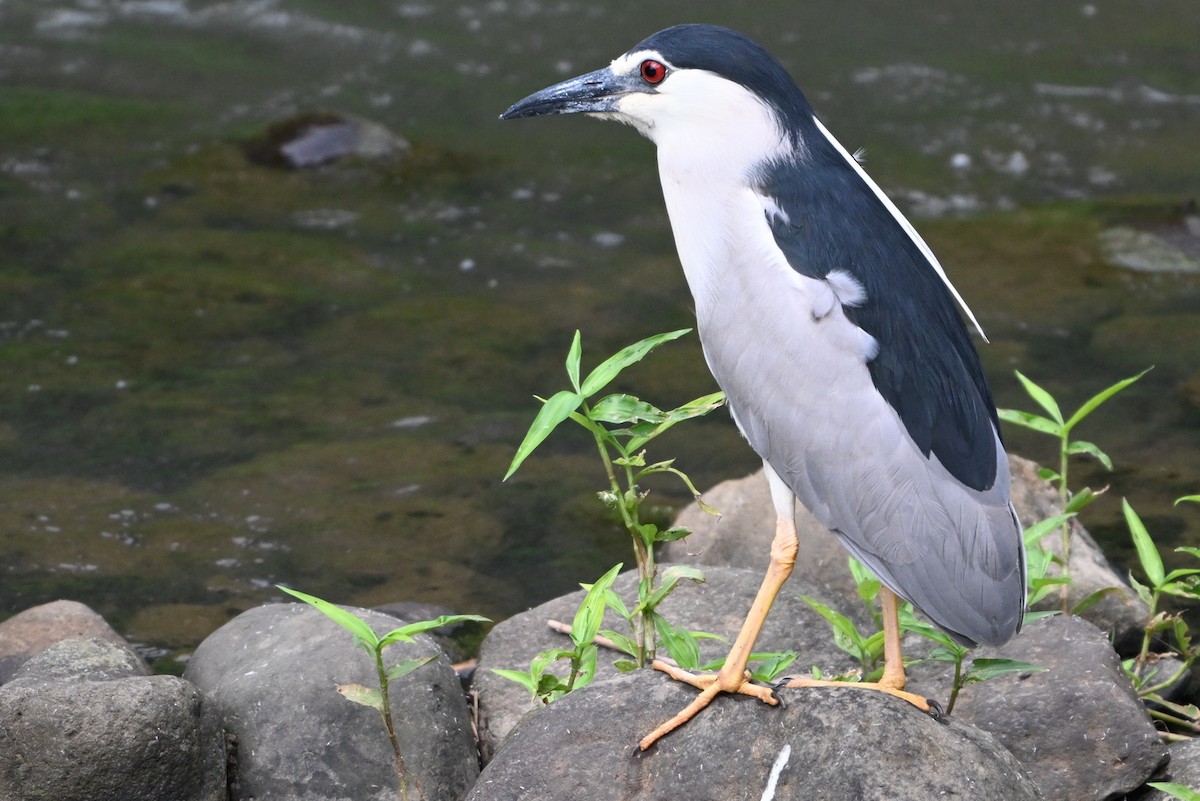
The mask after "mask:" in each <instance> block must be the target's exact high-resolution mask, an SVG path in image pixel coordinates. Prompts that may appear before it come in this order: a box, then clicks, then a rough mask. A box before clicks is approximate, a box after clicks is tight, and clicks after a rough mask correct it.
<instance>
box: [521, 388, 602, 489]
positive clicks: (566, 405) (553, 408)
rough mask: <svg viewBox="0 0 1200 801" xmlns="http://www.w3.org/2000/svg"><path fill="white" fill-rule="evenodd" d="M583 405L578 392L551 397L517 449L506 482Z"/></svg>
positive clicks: (557, 393) (566, 392) (560, 393)
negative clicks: (551, 433) (543, 441)
mask: <svg viewBox="0 0 1200 801" xmlns="http://www.w3.org/2000/svg"><path fill="white" fill-rule="evenodd" d="M581 403H583V397H582V396H581V395H580V394H579V393H578V392H568V391H567V390H565V389H564V390H563V391H562V392H556V393H554V394H553V395H551V396H550V400H548V401H546V402H545V403H543V404H542V408H541V410H540V411H539V412H538V413H537V417H535V418H534V419H533V425H531V426H530V427H529V431H528V432H527V433H526V434H525V439H524V440H523V441H522V442H521V445H520V446H519V447H518V448H517V453H516V455H515V456H513V460H512V464H510V465H509V466H508V472H507V473H505V474H504V480H505V481H508V479H509V477H510V476H511V475H512V474H513V473H515V472H517V468H518V467H520V466H521V462H523V461H525V459H526V457H528V456H529V454H531V453H533V451H534V449H535V448H536V447H537V446H538V445H541V444H542V440H544V439H546V437H548V436H550V432H552V431H553V430H554V429H556V428H558V426H559V424H561V423H562V422H563V421H564V420H566V419H567V418H568V417H570V416H571V412H573V411H575V410H576V409H578V408H579V405H580V404H581Z"/></svg>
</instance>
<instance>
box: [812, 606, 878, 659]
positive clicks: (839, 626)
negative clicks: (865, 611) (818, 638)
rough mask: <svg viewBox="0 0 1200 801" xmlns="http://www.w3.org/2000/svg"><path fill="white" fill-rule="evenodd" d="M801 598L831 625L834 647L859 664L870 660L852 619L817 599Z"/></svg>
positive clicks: (864, 642) (863, 641)
mask: <svg viewBox="0 0 1200 801" xmlns="http://www.w3.org/2000/svg"><path fill="white" fill-rule="evenodd" d="M800 598H801V600H803V601H804V602H805V603H806V604H808V605H809V606H811V607H812V608H813V609H814V610H816V612H817V613H818V614H820V615H821V617H823V618H825V620H826V621H827V622H828V623H829V627H830V628H831V629H832V630H833V643H834V645H836V646H837V647H838V648H840V649H841V650H843V651H845V652H846V653H848V654H850V655H851V656H853V657H854V658H855V659H857V660H859V662H866V661H868V660H869V658H870V654H869V653H868V649H867V647H866V641H865V640H864V638H863V636H862V635H861V634H859V632H858V628H857V627H855V625H854V622H853V621H851V620H850V618H848V617H846V616H845V615H843V614H842V613H841V612H838V611H836V610H834V609H833V608H831V607H829V606H826V605H825V604H823V603H821V602H820V601H818V600H816V599H815V598H809V597H808V596H807V595H801V596H800Z"/></svg>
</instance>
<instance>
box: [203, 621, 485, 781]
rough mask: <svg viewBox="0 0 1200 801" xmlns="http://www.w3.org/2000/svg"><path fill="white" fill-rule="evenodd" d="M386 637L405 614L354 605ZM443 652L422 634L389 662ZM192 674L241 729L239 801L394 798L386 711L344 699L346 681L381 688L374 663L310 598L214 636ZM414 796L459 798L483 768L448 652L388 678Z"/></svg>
mask: <svg viewBox="0 0 1200 801" xmlns="http://www.w3.org/2000/svg"><path fill="white" fill-rule="evenodd" d="M350 611H352V612H353V613H354V614H356V615H358V616H359V617H362V618H363V619H365V620H366V621H367V622H368V623H370V625H371V626H372V628H374V629H375V631H376V632H378V633H380V634H383V633H385V632H387V631H390V630H391V629H394V628H396V627H398V626H400V625H402V621H399V620H398V619H396V618H393V617H391V616H389V615H384V614H382V613H379V612H372V611H370V610H366V609H350ZM434 653H439V654H440V651H439V650H438V648H437V646H436V645H435V644H434V643H433V641H432V640H430V639H428V638H427V637H423V636H422V637H419V638H418V642H416V643H412V644H406V643H398V644H396V645H392V646H389V647H388V649H387V651H385V657H386V664H388V665H389V666H390V665H393V664H396V663H397V662H399V661H401V660H403V659H409V658H417V657H422V656H428V655H430V654H434ZM185 676H186V677H187V678H188V679H189V680H191V681H193V682H195V683H196V685H197V686H199V687H200V688H201V689H202V690H203V691H204V692H205V694H206V695H208V696H209V697H210V698H211V699H212V700H213V702H214V703H215V705H216V706H217V707H218V708H219V710H220V713H221V715H222V716H223V719H224V723H225V727H226V728H227V729H228V730H229V731H230V732H231V733H232V734H233V735H234V736H235V737H236V738H237V765H238V768H237V774H236V776H232V777H231V784H232V785H233V788H234V790H233V793H232V798H233V799H235V801H236V799H251V798H252V799H255V801H281V800H282V799H288V801H326V800H328V801H333V800H334V799H338V800H339V801H342V800H343V799H354V801H384V799H386V801H393V799H395V797H396V776H395V773H394V772H393V769H392V759H393V757H392V749H391V745H390V744H389V742H388V738H387V735H386V733H385V731H384V728H383V724H382V721H381V719H380V716H379V713H378V712H376V711H375V710H374V709H371V708H368V707H365V706H361V705H359V704H356V703H352V702H350V701H347V700H346V699H345V698H343V697H342V696H341V695H339V694H338V692H337V690H336V687H337V685H339V684H347V683H358V684H362V685H364V686H367V687H378V679H377V677H376V674H375V668H374V663H373V661H372V660H371V658H370V657H369V656H368V655H367V654H366V653H365V652H363V651H362V650H361V649H360V648H357V647H356V646H355V645H354V642H353V639H352V638H351V636H350V634H349V633H348V632H346V631H345V630H344V629H342V628H341V627H340V626H338V625H337V624H336V623H334V622H333V621H331V620H329V619H328V618H327V617H325V616H324V615H322V614H321V613H319V612H317V611H316V610H314V609H312V608H311V607H309V606H307V605H304V604H269V605H267V606H260V607H257V608H255V609H251V610H249V611H247V612H244V613H242V614H241V615H239V616H238V617H236V618H234V619H233V620H231V621H230V622H229V623H227V624H225V625H224V626H222V627H221V628H220V629H218V630H217V631H216V632H214V633H213V634H212V635H210V636H209V637H208V638H207V639H206V640H205V641H204V642H203V643H201V644H200V647H199V648H197V649H196V653H195V655H194V656H193V657H192V659H191V661H190V662H189V663H188V668H187V672H186V674H185ZM391 701H392V714H393V718H394V720H395V724H396V728H397V736H398V738H399V740H400V746H401V750H402V754H403V756H404V760H405V765H406V767H407V769H408V771H409V772H410V775H412V776H413V777H415V778H416V780H417V781H418V782H419V789H420V791H421V792H420V793H417V794H414V795H413V799H414V801H417V800H418V799H427V800H428V801H434V800H435V799H436V801H452V800H453V799H458V798H461V797H462V796H463V795H464V794H465V793H466V792H467V791H468V790H469V789H470V787H471V784H472V782H473V781H474V779H475V777H476V775H477V774H478V772H479V765H478V760H477V757H476V752H475V742H474V738H473V737H472V736H471V729H470V716H469V714H468V711H467V706H466V701H465V699H464V698H463V694H462V691H461V688H460V687H459V683H458V679H457V677H456V676H455V675H454V671H453V670H452V669H451V668H450V664H449V662H448V660H447V659H446V657H445V656H444V655H440V656H439V657H438V658H437V659H436V660H435V661H434V662H432V663H430V664H428V665H426V666H424V667H422V668H420V669H418V670H416V671H414V672H413V673H410V674H409V675H407V676H405V677H403V678H400V679H397V680H396V681H394V682H392V684H391Z"/></svg>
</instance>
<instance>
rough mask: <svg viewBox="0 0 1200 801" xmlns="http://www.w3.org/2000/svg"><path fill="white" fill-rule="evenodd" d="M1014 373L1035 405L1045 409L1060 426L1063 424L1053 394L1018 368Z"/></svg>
mask: <svg viewBox="0 0 1200 801" xmlns="http://www.w3.org/2000/svg"><path fill="white" fill-rule="evenodd" d="M1016 373H1017V378H1018V379H1019V380H1020V382H1021V384H1022V385H1023V386H1024V387H1025V391H1026V392H1028V393H1029V397H1031V398H1033V399H1034V401H1036V402H1037V405H1038V406H1041V407H1042V408H1043V409H1045V410H1046V412H1047V413H1048V414H1049V415H1050V417H1052V418H1053V419H1054V422H1056V423H1058V424H1059V425H1060V426H1061V425H1062V424H1063V416H1062V411H1061V410H1060V409H1059V408H1058V401H1056V400H1054V396H1053V395H1051V394H1050V393H1049V392H1047V391H1046V390H1044V389H1042V388H1041V387H1039V386H1038V385H1037V384H1035V383H1033V381H1030V380H1029V379H1028V378H1026V377H1025V376H1024V375H1022V374H1021V371H1020V370H1017V371H1016Z"/></svg>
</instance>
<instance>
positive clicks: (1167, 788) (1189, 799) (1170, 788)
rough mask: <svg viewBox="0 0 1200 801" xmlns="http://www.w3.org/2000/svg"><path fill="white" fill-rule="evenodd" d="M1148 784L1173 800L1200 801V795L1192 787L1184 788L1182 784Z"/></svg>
mask: <svg viewBox="0 0 1200 801" xmlns="http://www.w3.org/2000/svg"><path fill="white" fill-rule="evenodd" d="M1146 784H1147V785H1148V786H1150V787H1153V788H1154V789H1155V790H1159V791H1161V792H1164V793H1166V794H1167V795H1169V796H1171V797H1172V798H1178V799H1180V801H1200V793H1198V792H1196V791H1195V790H1193V789H1191V788H1190V787H1184V786H1183V785H1182V784H1175V783H1174V782H1146Z"/></svg>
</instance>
